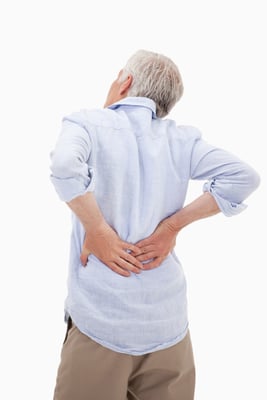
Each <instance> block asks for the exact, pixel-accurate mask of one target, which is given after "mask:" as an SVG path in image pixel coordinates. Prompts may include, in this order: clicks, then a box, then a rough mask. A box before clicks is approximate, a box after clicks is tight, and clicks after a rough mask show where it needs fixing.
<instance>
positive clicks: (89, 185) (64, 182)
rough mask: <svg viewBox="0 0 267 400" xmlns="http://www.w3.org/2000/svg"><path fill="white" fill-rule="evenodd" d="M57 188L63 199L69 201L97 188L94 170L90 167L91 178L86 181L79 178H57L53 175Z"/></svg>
mask: <svg viewBox="0 0 267 400" xmlns="http://www.w3.org/2000/svg"><path fill="white" fill-rule="evenodd" d="M50 179H51V182H52V183H53V185H54V187H55V190H56V192H57V194H58V196H59V198H60V199H61V200H62V201H65V202H69V201H71V200H73V199H74V198H75V197H78V196H82V195H84V194H85V193H87V192H93V191H94V190H95V180H94V179H93V172H92V170H91V169H90V178H89V177H88V181H87V182H84V181H81V180H79V179H77V178H73V177H72V178H57V177H55V176H53V175H51V176H50Z"/></svg>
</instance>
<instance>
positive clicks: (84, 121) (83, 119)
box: [63, 108, 118, 130]
mask: <svg viewBox="0 0 267 400" xmlns="http://www.w3.org/2000/svg"><path fill="white" fill-rule="evenodd" d="M117 119H118V118H117V113H116V112H114V111H113V110H110V109H107V108H103V109H101V108H99V109H98V108H96V109H81V110H80V111H76V112H73V113H71V114H69V115H66V116H64V117H63V121H69V122H72V123H75V124H78V125H80V126H81V127H83V128H84V129H86V130H87V129H88V128H90V127H98V126H100V127H109V126H114V125H116V124H117Z"/></svg>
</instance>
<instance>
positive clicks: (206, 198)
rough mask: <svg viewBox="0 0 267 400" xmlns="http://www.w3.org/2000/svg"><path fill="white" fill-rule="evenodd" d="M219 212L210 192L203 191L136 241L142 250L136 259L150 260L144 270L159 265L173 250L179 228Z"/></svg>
mask: <svg viewBox="0 0 267 400" xmlns="http://www.w3.org/2000/svg"><path fill="white" fill-rule="evenodd" d="M219 212H220V209H219V207H218V205H217V203H216V200H215V199H214V197H213V196H212V195H211V194H210V193H207V192H206V193H203V194H202V195H201V196H199V197H198V198H197V199H195V200H194V201H192V202H191V203H189V204H188V205H187V206H185V207H184V208H182V209H181V210H179V211H177V212H176V213H175V214H173V215H172V216H170V217H168V218H166V219H164V220H163V221H162V222H160V224H159V225H158V226H157V228H156V229H155V231H154V232H153V233H152V235H150V236H149V237H148V238H146V239H143V240H141V241H139V242H137V243H136V246H137V247H139V248H140V250H141V252H142V255H137V254H136V258H137V260H139V261H148V260H150V261H148V262H147V263H146V264H144V270H149V269H153V268H156V267H159V265H160V264H161V263H162V261H163V260H164V259H165V258H166V257H167V256H168V255H169V253H170V252H171V251H172V250H173V248H174V246H175V244H176V237H177V235H178V233H179V232H180V231H181V229H183V228H184V227H185V226H187V225H189V224H191V223H192V222H194V221H197V220H199V219H203V218H207V217H210V216H212V215H215V214H218V213H219ZM133 255H135V254H133Z"/></svg>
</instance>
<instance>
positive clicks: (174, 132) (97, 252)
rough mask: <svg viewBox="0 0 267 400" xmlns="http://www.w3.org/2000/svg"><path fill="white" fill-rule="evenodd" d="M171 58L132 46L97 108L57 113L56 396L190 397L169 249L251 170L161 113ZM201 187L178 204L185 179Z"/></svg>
mask: <svg viewBox="0 0 267 400" xmlns="http://www.w3.org/2000/svg"><path fill="white" fill-rule="evenodd" d="M182 93H183V84H182V80H181V76H180V73H179V70H178V68H177V66H176V65H175V64H174V63H173V62H172V61H171V60H170V59H169V58H167V57H165V56H163V55H160V54H156V53H153V52H149V51H144V50H139V51H137V52H136V53H135V54H134V55H133V56H132V57H131V58H130V59H129V60H128V62H127V64H126V66H125V67H124V68H123V69H122V71H120V73H119V75H118V77H117V79H116V80H115V81H114V82H113V84H112V85H111V88H110V90H109V93H108V96H107V100H106V103H105V105H104V108H103V109H94V110H82V111H80V112H77V113H73V114H71V115H69V116H67V117H65V118H63V122H62V131H61V134H60V136H59V138H58V141H57V144H56V146H55V149H54V151H53V152H52V154H51V158H52V165H51V171H52V175H51V179H52V182H53V184H54V186H55V189H56V190H57V192H58V195H59V196H60V198H61V199H62V200H63V201H65V202H66V203H67V204H68V206H69V207H70V208H71V210H72V212H73V230H72V236H71V249H70V250H71V251H70V264H69V280H68V295H67V299H66V301H65V315H66V321H67V322H68V329H67V334H66V338H65V342H64V345H63V349H62V353H61V363H60V366H59V369H58V376H57V383H56V387H55V394H54V400H107V399H109V400H125V399H131V400H133V399H140V400H174V399H177V400H178V399H181V400H192V399H193V398H194V385H195V375H194V359H193V352H192V346H191V342H190V334H189V329H188V317H187V301H186V282H185V276H184V273H183V269H182V266H181V264H180V262H179V260H178V258H177V256H176V254H175V250H174V246H175V240H176V236H177V234H178V233H179V231H180V230H181V229H182V228H184V227H185V226H187V225H188V224H190V223H192V222H194V221H196V220H199V219H201V218H206V217H209V216H212V215H215V214H217V213H218V212H223V213H224V214H225V215H226V216H232V215H235V214H238V213H239V212H241V211H242V210H244V208H245V205H244V204H243V201H244V200H245V199H246V198H247V197H248V196H249V195H250V194H251V193H252V192H253V191H254V190H255V189H256V188H257V186H258V185H259V176H258V174H257V173H256V172H255V171H254V169H253V168H252V167H251V166H249V165H247V164H246V163H244V162H243V161H241V160H240V159H238V158H237V157H236V156H234V155H232V154H230V153H228V152H227V151H225V150H222V149H219V148H216V147H214V146H212V145H210V144H208V143H206V142H205V141H204V140H203V139H202V138H201V134H200V132H199V131H198V129H197V128H195V127H192V126H177V125H176V123H175V122H174V121H173V120H171V119H168V118H165V117H166V116H167V115H168V113H169V112H170V110H171V109H172V108H173V106H174V105H175V104H176V103H177V101H178V100H179V99H180V97H181V96H182ZM191 179H197V180H203V181H205V182H204V186H203V193H202V194H200V196H199V197H198V198H197V199H195V200H194V201H193V202H192V203H190V204H188V205H186V206H185V207H184V201H185V197H186V191H187V186H188V183H189V181H190V180H191Z"/></svg>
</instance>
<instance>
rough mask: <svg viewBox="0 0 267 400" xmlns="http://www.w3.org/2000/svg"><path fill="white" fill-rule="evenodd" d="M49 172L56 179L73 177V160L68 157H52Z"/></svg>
mask: <svg viewBox="0 0 267 400" xmlns="http://www.w3.org/2000/svg"><path fill="white" fill-rule="evenodd" d="M51 158H52V163H51V166H50V170H51V172H52V175H53V176H54V177H57V178H61V179H64V178H69V177H71V176H72V175H73V168H72V166H73V159H72V157H69V156H68V155H64V156H63V157H62V156H60V157H59V156H57V155H53V156H52V157H51Z"/></svg>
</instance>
